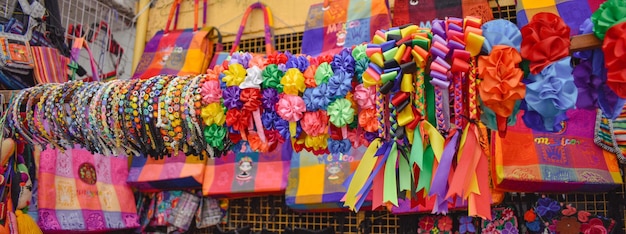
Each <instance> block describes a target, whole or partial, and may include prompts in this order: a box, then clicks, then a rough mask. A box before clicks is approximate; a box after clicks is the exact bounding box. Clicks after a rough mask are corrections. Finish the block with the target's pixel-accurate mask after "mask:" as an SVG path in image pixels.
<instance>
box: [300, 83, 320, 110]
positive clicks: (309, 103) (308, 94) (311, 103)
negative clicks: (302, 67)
mask: <svg viewBox="0 0 626 234" xmlns="http://www.w3.org/2000/svg"><path fill="white" fill-rule="evenodd" d="M314 89H315V88H312V89H311V88H308V89H306V90H304V93H303V94H302V100H304V104H305V105H306V111H317V110H318V109H319V106H318V105H317V102H316V100H315V98H314V97H313V90H314Z"/></svg>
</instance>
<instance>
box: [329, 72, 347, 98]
mask: <svg viewBox="0 0 626 234" xmlns="http://www.w3.org/2000/svg"><path fill="white" fill-rule="evenodd" d="M350 90H352V75H350V74H348V73H346V72H345V71H340V72H335V74H334V75H333V76H332V77H330V79H329V80H328V90H327V92H326V93H327V94H328V95H329V96H330V97H334V98H342V97H345V96H346V94H348V92H350Z"/></svg>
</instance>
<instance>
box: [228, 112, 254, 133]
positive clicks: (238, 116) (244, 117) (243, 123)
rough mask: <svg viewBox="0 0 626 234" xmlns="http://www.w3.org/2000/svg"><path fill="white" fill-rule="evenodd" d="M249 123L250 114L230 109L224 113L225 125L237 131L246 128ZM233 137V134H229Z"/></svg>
mask: <svg viewBox="0 0 626 234" xmlns="http://www.w3.org/2000/svg"><path fill="white" fill-rule="evenodd" d="M249 123H250V112H249V111H246V110H238V109H230V110H228V111H226V125H228V126H231V127H232V128H233V129H235V130H237V131H242V130H245V129H247V128H248V125H249ZM229 135H233V134H229Z"/></svg>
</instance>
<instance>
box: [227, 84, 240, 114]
mask: <svg viewBox="0 0 626 234" xmlns="http://www.w3.org/2000/svg"><path fill="white" fill-rule="evenodd" d="M240 94H241V89H239V87H238V86H230V87H228V88H226V89H224V91H223V92H222V95H223V97H224V106H225V107H226V108H228V109H240V108H241V107H242V106H243V103H242V102H241V100H240Z"/></svg>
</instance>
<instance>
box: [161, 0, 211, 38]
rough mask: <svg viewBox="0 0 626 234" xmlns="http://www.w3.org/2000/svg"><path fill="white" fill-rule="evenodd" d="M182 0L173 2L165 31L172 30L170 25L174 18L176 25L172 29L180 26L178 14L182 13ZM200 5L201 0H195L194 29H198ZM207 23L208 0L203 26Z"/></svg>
mask: <svg viewBox="0 0 626 234" xmlns="http://www.w3.org/2000/svg"><path fill="white" fill-rule="evenodd" d="M181 2H182V0H174V2H173V3H172V8H170V14H169V15H168V16H167V23H166V24H165V30H163V31H164V32H165V33H168V32H169V31H170V26H171V25H172V19H174V26H173V29H172V30H176V29H177V27H178V15H179V13H180V3H181ZM199 6H200V3H199V0H194V4H193V7H194V9H193V12H194V14H193V31H194V32H195V31H198V7H199ZM204 24H206V0H205V2H204V18H203V26H204Z"/></svg>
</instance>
